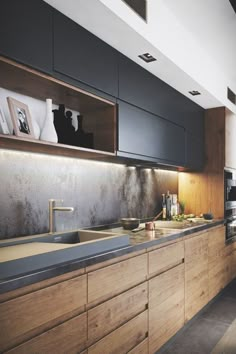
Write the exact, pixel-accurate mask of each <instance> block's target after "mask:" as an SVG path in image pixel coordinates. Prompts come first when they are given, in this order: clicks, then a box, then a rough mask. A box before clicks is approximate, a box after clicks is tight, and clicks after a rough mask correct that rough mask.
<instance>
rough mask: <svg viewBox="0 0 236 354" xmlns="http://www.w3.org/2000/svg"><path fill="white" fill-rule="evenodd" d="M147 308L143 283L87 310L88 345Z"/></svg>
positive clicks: (146, 295) (145, 285)
mask: <svg viewBox="0 0 236 354" xmlns="http://www.w3.org/2000/svg"><path fill="white" fill-rule="evenodd" d="M147 306H148V292H147V282H145V283H143V284H141V285H138V286H136V287H135V288H132V289H130V290H128V291H126V292H125V293H122V294H121V295H118V296H116V297H114V298H112V299H111V300H108V301H106V302H104V303H102V304H101V305H98V306H96V307H94V308H93V309H91V310H89V311H88V343H89V345H91V344H92V343H94V342H95V341H97V340H99V339H101V338H102V337H104V336H105V335H107V334H108V333H110V332H111V331H113V330H114V329H116V328H118V327H119V326H121V325H122V324H124V323H125V322H127V321H129V320H130V319H132V318H133V317H135V316H136V315H138V314H139V313H141V312H143V311H145V310H146V309H147Z"/></svg>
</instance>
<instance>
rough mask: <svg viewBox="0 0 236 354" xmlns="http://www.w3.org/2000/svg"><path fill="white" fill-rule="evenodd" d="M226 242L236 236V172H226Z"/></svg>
mask: <svg viewBox="0 0 236 354" xmlns="http://www.w3.org/2000/svg"><path fill="white" fill-rule="evenodd" d="M224 194H225V195H224V201H225V222H226V240H230V239H232V238H233V237H234V236H236V170H232V169H225V170H224Z"/></svg>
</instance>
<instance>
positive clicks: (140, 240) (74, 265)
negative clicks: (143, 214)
mask: <svg viewBox="0 0 236 354" xmlns="http://www.w3.org/2000/svg"><path fill="white" fill-rule="evenodd" d="M223 224H224V220H222V219H221V220H213V221H212V222H210V223H209V222H206V223H200V224H193V226H189V227H185V228H183V229H178V230H174V231H173V230H172V231H170V230H165V231H164V232H161V231H160V230H154V231H147V230H143V231H139V232H137V233H133V232H132V231H128V230H124V229H123V228H122V227H119V226H117V225H113V226H100V227H96V228H93V229H95V230H104V229H106V230H109V231H111V232H114V233H119V234H128V235H129V236H130V246H128V247H124V248H121V249H116V250H113V251H111V252H106V253H104V254H98V255H94V256H90V257H85V258H82V259H81V258H80V259H79V260H73V261H69V262H62V263H61V264H59V265H56V266H51V267H48V268H40V269H38V270H37V271H33V272H29V273H26V274H21V275H20V276H17V277H12V278H6V279H1V280H0V293H4V292H8V291H11V290H15V289H17V288H21V287H23V286H26V285H30V284H33V283H36V282H39V281H42V280H45V279H49V278H52V277H55V276H58V275H61V274H64V273H67V272H71V271H74V270H76V269H80V268H84V267H87V266H90V265H93V264H96V263H100V262H104V261H107V260H110V259H113V258H115V257H119V256H123V255H126V254H130V253H132V252H135V251H139V250H143V249H146V248H149V247H153V246H157V245H159V244H162V243H165V242H169V241H172V240H177V239H179V238H182V237H184V236H187V235H191V234H193V233H195V232H200V231H204V230H208V229H210V228H212V227H215V226H218V225H223ZM0 269H1V265H0ZM0 273H1V271H0Z"/></svg>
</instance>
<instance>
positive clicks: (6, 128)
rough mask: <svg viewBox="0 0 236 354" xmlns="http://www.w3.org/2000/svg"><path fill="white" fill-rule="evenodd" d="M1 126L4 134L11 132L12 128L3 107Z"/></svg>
mask: <svg viewBox="0 0 236 354" xmlns="http://www.w3.org/2000/svg"><path fill="white" fill-rule="evenodd" d="M0 128H1V131H2V132H3V134H10V130H9V128H8V125H7V121H6V118H5V116H4V113H3V110H2V108H1V107H0Z"/></svg>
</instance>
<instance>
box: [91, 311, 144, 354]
mask: <svg viewBox="0 0 236 354" xmlns="http://www.w3.org/2000/svg"><path fill="white" fill-rule="evenodd" d="M147 335H148V314H147V310H146V311H144V312H142V313H141V314H139V315H138V316H136V317H134V318H133V319H132V320H130V321H128V322H127V323H125V324H124V325H123V326H121V327H119V328H118V329H116V330H115V331H113V332H111V333H110V334H108V335H107V336H106V337H104V338H102V339H101V340H99V341H98V342H96V343H95V344H94V345H92V346H91V347H89V348H88V354H101V353H103V354H111V353H114V354H126V353H128V352H129V351H130V350H131V349H133V348H134V347H135V346H137V345H138V344H139V343H141V342H142V341H143V340H144V339H145V338H146V337H147Z"/></svg>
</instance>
